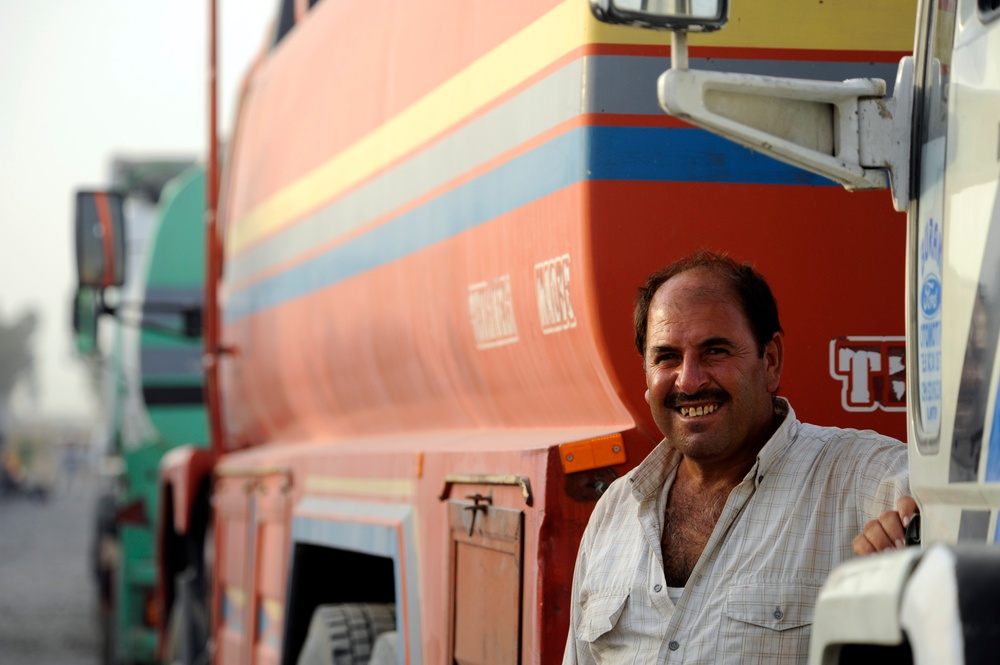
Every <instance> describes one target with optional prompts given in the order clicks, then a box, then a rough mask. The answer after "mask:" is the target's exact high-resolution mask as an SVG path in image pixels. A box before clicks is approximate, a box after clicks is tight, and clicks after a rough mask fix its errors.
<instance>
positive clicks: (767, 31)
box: [589, 0, 917, 52]
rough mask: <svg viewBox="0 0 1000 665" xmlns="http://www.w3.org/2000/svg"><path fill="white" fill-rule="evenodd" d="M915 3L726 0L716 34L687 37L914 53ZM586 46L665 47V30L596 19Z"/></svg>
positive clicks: (728, 43) (710, 42)
mask: <svg viewBox="0 0 1000 665" xmlns="http://www.w3.org/2000/svg"><path fill="white" fill-rule="evenodd" d="M916 13H917V0H821V1H816V0H811V1H808V2H807V1H805V0H796V1H795V2H789V0H771V1H770V2H768V1H765V0H730V3H729V22H728V23H726V27H724V28H723V29H722V30H720V31H718V32H712V33H708V34H703V35H699V34H696V33H691V35H690V36H689V37H688V43H689V44H691V45H692V46H718V47H730V48H738V47H752V48H775V49H817V50H822V49H833V50H844V51H905V52H909V51H912V50H913V30H914V27H915V25H916ZM590 28H591V30H593V32H594V34H593V35H592V37H591V39H590V40H589V41H590V42H591V43H608V42H612V43H622V44H669V43H670V36H669V33H666V32H657V31H654V30H644V29H641V28H631V27H621V26H610V25H606V24H601V23H599V22H597V21H596V20H595V21H593V22H592V24H591V26H590Z"/></svg>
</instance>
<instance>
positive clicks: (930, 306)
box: [920, 275, 941, 317]
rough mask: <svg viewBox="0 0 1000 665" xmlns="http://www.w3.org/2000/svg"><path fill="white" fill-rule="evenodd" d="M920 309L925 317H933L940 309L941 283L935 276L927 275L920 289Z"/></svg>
mask: <svg viewBox="0 0 1000 665" xmlns="http://www.w3.org/2000/svg"><path fill="white" fill-rule="evenodd" d="M920 309H921V310H922V311H923V313H924V316H926V317H932V316H934V315H935V314H937V313H938V310H939V309H941V281H940V280H939V279H938V278H937V275H928V276H927V278H926V279H925V280H924V284H923V286H921V287H920Z"/></svg>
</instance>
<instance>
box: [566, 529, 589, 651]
mask: <svg viewBox="0 0 1000 665" xmlns="http://www.w3.org/2000/svg"><path fill="white" fill-rule="evenodd" d="M587 530H588V531H589V530H590V526H589V525H588V527H587ZM586 575H587V534H586V532H585V533H584V536H583V538H582V539H581V542H580V551H579V552H578V553H577V555H576V566H575V567H574V569H573V592H572V593H573V595H572V598H571V599H570V611H569V634H568V635H567V636H566V650H565V651H564V652H563V661H562V665H596V661H595V660H594V657H593V655H592V654H591V653H590V648H589V646H588V645H587V644H586V643H585V642H582V641H581V640H580V639H578V637H577V635H579V631H580V586H581V584H582V582H583V579H584V578H585V577H586Z"/></svg>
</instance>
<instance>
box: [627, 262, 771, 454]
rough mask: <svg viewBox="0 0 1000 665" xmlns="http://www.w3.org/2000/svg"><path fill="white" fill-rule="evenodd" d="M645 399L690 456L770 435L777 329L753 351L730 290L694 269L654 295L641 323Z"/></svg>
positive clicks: (733, 449)
mask: <svg viewBox="0 0 1000 665" xmlns="http://www.w3.org/2000/svg"><path fill="white" fill-rule="evenodd" d="M646 332H647V335H646V355H645V358H644V365H645V368H646V387H647V388H648V390H647V391H646V401H647V402H649V407H650V411H651V412H652V414H653V420H654V421H656V424H657V426H658V427H659V428H660V431H661V432H662V433H663V435H664V436H665V437H666V438H667V441H668V442H669V443H670V444H671V445H672V446H673V447H675V448H676V449H677V450H678V451H680V452H681V453H683V454H684V455H685V456H687V457H689V458H691V459H692V460H700V461H705V462H711V461H725V460H727V459H735V458H736V457H738V456H740V455H741V454H745V451H746V450H747V449H749V448H750V447H753V448H754V450H753V454H756V451H757V450H759V448H760V446H762V445H763V444H764V443H765V442H766V440H767V437H768V436H769V435H770V433H771V429H770V426H771V421H772V418H773V415H774V407H773V402H772V398H771V394H772V393H773V392H774V391H776V390H777V389H778V380H779V379H780V377H781V367H782V360H783V353H784V349H783V339H782V336H781V334H780V333H777V334H775V336H774V338H773V339H772V340H771V341H770V342H768V344H767V345H766V346H765V349H764V356H763V357H761V356H760V352H759V349H758V346H757V342H756V340H755V339H754V336H753V332H752V331H751V330H750V324H749V322H748V321H747V318H746V316H745V315H744V313H743V310H742V308H741V307H740V305H739V302H738V301H737V299H736V295H735V294H734V293H732V291H731V289H730V288H728V287H727V286H726V285H725V284H724V283H723V282H722V281H721V280H720V279H719V278H718V277H716V276H715V275H713V274H712V273H710V272H707V271H705V270H701V269H695V270H690V271H688V272H684V273H681V274H680V275H677V276H675V277H673V278H672V279H670V280H668V281H667V282H666V283H665V284H663V285H662V286H661V287H660V288H659V289H658V290H657V291H656V293H655V294H654V296H653V300H652V302H651V303H650V307H649V320H648V322H647V327H646Z"/></svg>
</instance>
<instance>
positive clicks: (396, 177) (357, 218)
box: [225, 56, 896, 283]
mask: <svg viewBox="0 0 1000 665" xmlns="http://www.w3.org/2000/svg"><path fill="white" fill-rule="evenodd" d="M669 65H670V60H669V58H653V57H634V56H587V57H584V58H580V59H576V60H574V61H572V62H571V63H569V64H567V65H566V66H565V67H562V68H561V69H559V70H557V71H555V72H553V73H552V74H550V75H549V76H547V77H545V78H544V79H542V80H541V81H539V82H538V83H536V84H535V85H533V86H531V87H530V88H528V89H526V90H524V91H523V92H521V93H520V94H518V95H516V96H515V97H513V98H512V99H510V100H509V101H507V102H506V103H504V104H502V105H501V106H499V107H498V108H496V109H493V110H492V111H490V112H489V113H487V114H485V115H483V116H482V117H480V118H477V119H476V120H474V121H472V122H470V123H469V124H468V125H466V126H464V127H462V128H460V129H458V130H457V131H455V132H454V133H453V134H450V135H449V136H447V137H445V138H444V139H442V140H441V141H440V142H437V143H434V144H433V145H431V146H430V147H429V148H427V149H426V150H423V151H420V152H419V153H417V154H416V155H415V156H414V157H412V158H410V159H407V160H406V161H405V162H403V163H402V164H400V165H399V166H397V167H395V168H392V169H391V170H389V171H387V172H385V173H383V174H381V175H378V176H376V177H375V178H373V179H372V180H371V181H370V182H368V183H367V184H366V185H364V186H363V187H361V188H360V189H358V190H355V191H353V192H350V193H349V194H347V195H345V196H343V197H342V198H340V199H337V200H336V201H335V202H333V203H331V204H330V205H327V206H325V207H323V208H321V209H319V210H317V211H316V212H315V213H313V214H311V215H309V216H307V217H304V218H303V219H302V220H301V221H299V222H298V223H296V224H294V225H292V226H290V227H288V228H286V229H284V230H282V231H279V232H278V233H277V234H275V235H274V236H273V237H272V238H270V239H269V240H267V241H266V242H263V243H260V244H258V245H255V246H253V247H251V248H249V249H248V250H247V251H245V252H244V253H242V254H240V255H239V256H236V257H233V258H231V259H229V260H228V261H227V263H226V267H225V271H226V274H225V280H226V281H227V282H230V283H232V282H242V281H243V280H246V279H249V278H251V277H252V276H254V275H256V274H259V273H260V272H263V271H266V270H269V269H271V268H273V267H275V266H277V265H279V264H282V263H285V262H288V261H291V260H292V259H294V258H296V257H298V256H300V255H301V254H303V253H304V252H306V251H308V250H310V249H313V248H315V247H317V246H319V245H323V244H326V243H328V242H330V241H332V240H334V239H336V238H337V237H339V236H341V235H344V234H346V233H349V232H351V231H354V230H356V229H358V228H360V227H362V226H363V225H365V224H368V223H370V222H372V221H374V220H376V219H378V218H379V217H382V216H384V215H387V214H389V213H391V212H392V211H393V210H396V209H398V208H399V207H401V206H403V205H405V204H406V203H408V202H410V201H413V200H414V199H416V198H418V197H420V196H423V195H426V194H427V193H429V192H431V191H433V190H434V189H435V188H438V187H441V186H442V185H445V184H447V183H448V182H451V181H453V180H454V179H455V178H457V177H459V176H461V175H463V174H465V173H468V172H469V171H471V170H472V169H474V168H476V167H478V166H480V165H481V164H484V163H486V162H488V161H489V160H491V159H494V158H496V157H499V156H501V155H503V154H505V153H506V152H508V151H509V150H511V149H512V148H515V147H517V146H519V145H521V144H523V143H525V142H526V141H528V140H530V139H531V138H533V137H535V136H538V135H539V134H541V133H543V132H545V131H547V130H549V129H551V128H553V127H555V126H557V125H559V124H561V123H563V122H566V121H568V120H571V119H573V118H575V117H577V116H578V115H580V114H581V113H615V114H638V115H655V116H660V115H662V113H663V112H662V111H661V110H660V108H659V104H658V102H657V100H656V80H657V78H658V77H659V76H660V74H662V73H663V71H664V70H666V69H667V68H668V67H669ZM895 67H896V66H895V65H892V64H882V63H836V62H835V63H830V62H818V63H813V62H780V61H767V60H764V61H761V60H713V59H697V58H696V59H694V60H693V61H692V68H701V69H709V70H712V69H714V70H726V71H734V72H739V73H755V74H769V75H775V76H793V77H800V78H819V79H824V80H842V79H845V78H852V77H855V78H856V77H864V76H876V77H881V78H887V80H888V81H889V83H890V85H891V81H892V79H893V78H894V76H895Z"/></svg>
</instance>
